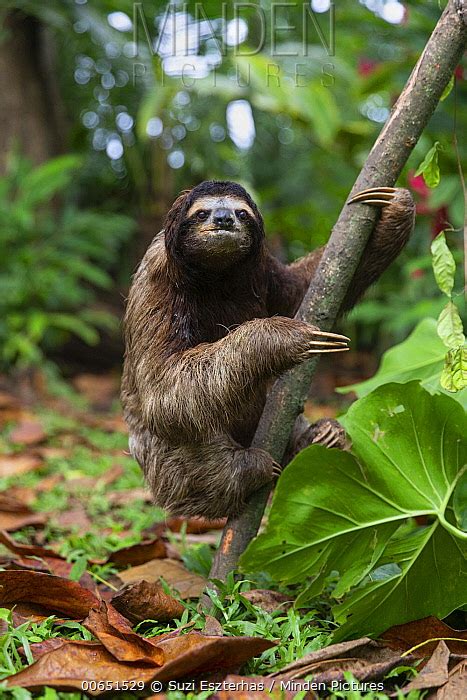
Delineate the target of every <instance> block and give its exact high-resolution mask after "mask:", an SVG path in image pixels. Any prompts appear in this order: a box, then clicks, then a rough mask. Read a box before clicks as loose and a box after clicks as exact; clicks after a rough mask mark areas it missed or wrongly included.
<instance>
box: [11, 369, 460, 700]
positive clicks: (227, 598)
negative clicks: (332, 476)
mask: <svg viewBox="0 0 467 700" xmlns="http://www.w3.org/2000/svg"><path fill="white" fill-rule="evenodd" d="M39 384H40V382H39ZM324 388H326V387H324ZM36 389H37V387H36ZM20 393H21V392H20ZM22 393H23V394H24V392H22ZM38 393H39V399H38V400H35V401H31V400H30V401H24V400H21V399H19V398H18V392H13V391H12V390H11V389H9V390H7V389H5V390H3V391H2V390H1V389H0V698H2V700H3V698H5V700H7V699H8V698H14V699H15V700H28V699H29V698H31V697H35V698H43V699H44V700H54V699H55V698H64V699H65V698H66V699H67V700H78V698H84V697H88V696H94V695H98V694H100V693H102V692H104V691H109V690H110V691H111V692H110V695H109V694H107V697H109V696H110V697H119V698H127V697H153V696H154V697H156V696H157V697H159V698H160V697H163V695H162V692H161V691H162V690H163V691H164V696H165V697H168V698H171V699H175V698H181V697H199V698H204V697H209V696H211V695H212V694H213V692H214V691H215V692H216V697H218V698H229V697H240V695H239V694H238V693H239V692H240V690H242V691H243V693H244V694H243V696H242V697H245V698H256V697H258V698H260V697H261V698H263V697H270V696H271V695H270V692H269V691H272V692H273V695H274V693H276V695H275V697H286V698H292V697H297V693H301V694H300V695H298V697H304V696H305V693H306V692H307V691H308V693H309V694H308V695H307V697H309V698H313V697H318V695H315V694H314V689H313V687H312V688H309V687H308V686H306V685H300V684H301V683H303V681H300V680H295V679H303V678H305V677H309V674H311V673H313V678H314V680H315V681H316V682H322V683H323V686H322V688H324V687H327V688H328V690H326V691H323V690H322V688H321V689H318V691H319V697H324V696H325V697H331V698H338V697H339V698H340V697H346V698H368V699H370V698H388V697H389V693H390V692H395V693H396V695H395V697H403V696H404V697H409V698H410V700H416V699H417V698H419V697H422V694H423V688H426V687H428V686H427V685H426V684H425V685H423V683H422V687H421V688H418V687H417V686H416V684H415V685H413V686H407V684H408V683H409V682H412V684H413V683H414V681H413V680H411V679H413V677H414V676H416V674H417V671H416V670H415V669H416V667H417V666H418V665H419V663H420V658H421V657H420V658H415V657H411V660H410V662H409V661H407V659H403V658H402V657H401V652H402V649H403V648H404V649H406V648H407V644H408V646H413V645H415V644H416V642H417V640H418V639H420V638H426V634H427V628H426V625H425V627H423V629H422V628H420V629H418V628H416V627H414V625H415V624H416V623H412V627H410V625H406V626H404V627H406V628H409V631H408V633H407V635H404V634H402V633H399V637H402V638H403V639H406V640H409V642H407V644H405V646H404V645H402V646H401V644H400V640H399V642H397V640H396V642H394V643H393V644H391V645H389V646H388V645H387V644H385V645H384V646H381V645H378V644H376V643H375V642H372V641H370V640H368V639H362V640H354V641H351V642H344V643H343V644H340V645H334V646H332V645H331V646H329V645H330V642H331V634H332V631H333V629H334V627H335V625H334V623H333V621H332V616H331V613H330V602H329V598H328V594H326V595H325V596H324V597H322V598H320V599H319V600H317V601H316V602H315V604H314V605H313V606H312V607H310V608H307V609H300V610H296V609H295V608H294V607H293V600H294V598H295V597H296V595H297V591H296V590H294V589H291V588H289V589H280V588H278V587H277V586H273V585H272V583H271V581H270V580H268V578H267V576H266V575H265V574H262V573H259V574H257V575H256V576H255V577H254V578H251V577H250V579H249V580H243V581H238V580H237V581H234V580H233V578H232V579H231V580H230V581H228V582H227V584H226V585H225V586H223V587H221V588H220V590H218V592H217V593H216V592H215V591H214V590H212V591H211V593H210V596H211V600H212V606H213V608H212V610H211V611H210V612H211V613H213V611H215V614H212V615H209V614H205V613H204V612H200V611H199V610H198V607H197V601H198V598H199V596H200V595H201V593H202V591H203V590H204V589H205V586H206V584H207V576H208V573H209V569H210V564H211V561H212V557H213V554H214V552H215V547H216V546H217V543H218V541H219V538H220V531H221V528H222V525H223V523H222V521H212V522H208V521H204V520H201V519H189V520H186V519H183V518H167V517H166V516H165V514H164V512H163V511H161V510H160V509H158V508H156V507H155V506H154V505H153V504H152V503H151V499H150V495H149V493H148V491H147V489H146V488H145V486H144V484H143V480H142V476H141V472H140V469H139V467H138V465H137V464H136V463H135V461H134V460H133V459H132V458H131V457H130V456H129V454H128V452H127V451H126V450H127V434H126V428H125V425H124V423H123V421H122V418H121V413H120V407H119V403H118V399H117V393H118V377H114V376H113V375H105V376H94V375H80V376H78V377H77V378H75V380H74V382H73V386H68V387H64V385H63V384H60V386H59V391H58V394H60V395H57V391H55V392H54V393H53V394H50V393H49V392H48V391H45V389H44V387H43V386H39V392H38ZM337 411H338V406H337V405H333V406H328V407H327V408H326V409H325V410H324V414H325V415H330V416H334V415H336V413H337ZM308 414H309V416H310V417H312V418H317V417H320V416H319V414H320V415H323V406H317V405H312V404H310V405H309V406H308ZM331 589H332V582H330V590H331ZM417 635H418V636H417ZM396 636H397V635H396ZM432 636H439V635H435V634H432ZM426 649H427V648H425V649H424V653H426ZM320 650H321V651H320ZM428 650H429V651H430V654H431V653H432V652H434V646H433V645H432V646H431V647H428ZM317 654H318V656H316V655H317ZM435 654H436V652H434V653H433V657H432V659H431V662H432V663H433V664H434V666H435V667H436V668H437V666H436V663H437V661H436V658H435ZM448 656H449V654H448ZM298 659H301V662H300V665H299V667H297V660H298ZM433 659H435V660H434V661H433ZM424 662H426V659H425V661H424ZM424 662H422V663H424ZM290 664H294V667H293V668H289V666H290ZM438 665H439V664H438ZM419 668H421V667H419ZM232 674H237V675H232ZM8 678H9V679H10V680H5V679H8ZM2 679H3V682H2ZM193 679H196V681H197V686H196V690H197V692H196V694H195V695H192V693H194V692H195V690H194V686H192V685H191V684H192V682H193ZM226 679H227V681H226ZM356 679H359V680H358V681H357V680H356ZM292 680H293V683H292ZM245 681H248V682H249V683H250V685H249V688H248V689H247V690H245V687H244V686H243V685H242V683H244V682H245ZM219 682H223V683H224V685H223V686H222V688H219V687H218V686H214V685H207V684H209V683H211V684H213V683H219ZM332 682H335V683H337V685H334V686H332V685H330V684H332ZM352 682H355V683H357V686H355V689H353V690H352V689H351V687H350V686H349V687H348V688H347V687H346V686H345V685H343V684H345V683H347V684H349V683H350V684H351V683H352ZM362 682H366V683H367V684H368V685H367V686H366V687H363V686H361V685H358V683H362ZM167 683H169V685H167ZM200 683H201V685H200ZM202 683H204V684H205V685H204V686H203V685H202ZM284 683H285V685H284ZM287 683H289V685H288V686H287ZM291 683H292V685H291ZM339 683H340V685H339ZM378 683H379V685H378ZM151 684H152V685H151ZM184 684H185V685H184ZM228 684H233V685H231V686H229V685H228ZM371 684H372V685H371ZM398 686H405V687H406V689H407V692H410V695H409V694H404V695H402V694H399V695H397V693H398V692H401V691H398V690H397V688H398ZM151 688H152V689H151ZM232 688H236V689H237V690H235V691H234V692H233V693H232ZM383 688H384V692H383ZM82 691H85V692H82ZM200 691H203V692H200ZM219 693H220V694H219ZM386 693H388V694H386ZM446 697H447V696H446ZM459 697H461V696H460V695H459ZM454 698H455V696H449V700H453V699H454Z"/></svg>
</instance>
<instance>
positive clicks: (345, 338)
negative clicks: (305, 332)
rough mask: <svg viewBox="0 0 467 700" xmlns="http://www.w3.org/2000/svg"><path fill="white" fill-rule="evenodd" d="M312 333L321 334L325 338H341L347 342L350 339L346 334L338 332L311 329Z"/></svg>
mask: <svg viewBox="0 0 467 700" xmlns="http://www.w3.org/2000/svg"><path fill="white" fill-rule="evenodd" d="M313 335H322V336H324V337H326V338H335V339H336V340H342V341H345V342H347V343H348V342H349V341H350V338H347V336H346V335H340V333H330V332H329V331H313Z"/></svg>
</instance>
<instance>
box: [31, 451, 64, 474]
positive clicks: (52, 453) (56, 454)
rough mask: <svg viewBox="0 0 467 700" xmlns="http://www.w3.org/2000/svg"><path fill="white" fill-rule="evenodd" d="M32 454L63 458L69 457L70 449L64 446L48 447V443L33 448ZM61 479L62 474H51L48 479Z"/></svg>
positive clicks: (45, 457) (49, 457) (47, 457)
mask: <svg viewBox="0 0 467 700" xmlns="http://www.w3.org/2000/svg"><path fill="white" fill-rule="evenodd" d="M34 454H36V455H39V457H42V459H64V458H65V457H69V455H70V450H68V449H66V448H65V447H49V446H48V445H39V446H38V447H35V448H34ZM57 477H58V481H61V480H62V479H63V477H62V475H61V474H59V475H57V474H53V475H52V476H51V477H47V478H49V479H57Z"/></svg>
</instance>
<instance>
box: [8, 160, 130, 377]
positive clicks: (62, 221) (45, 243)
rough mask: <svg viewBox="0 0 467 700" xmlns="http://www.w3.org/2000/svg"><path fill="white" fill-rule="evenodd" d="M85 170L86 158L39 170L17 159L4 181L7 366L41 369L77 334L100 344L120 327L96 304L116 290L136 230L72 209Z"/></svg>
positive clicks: (114, 218)
mask: <svg viewBox="0 0 467 700" xmlns="http://www.w3.org/2000/svg"><path fill="white" fill-rule="evenodd" d="M79 165H80V159H79V158H77V157H76V156H71V155H68V156H61V157H59V158H55V159H54V160H51V161H48V162H46V163H44V164H42V165H40V166H38V167H32V165H31V164H30V163H29V162H28V161H26V160H25V159H23V158H21V157H19V156H17V155H14V154H13V155H12V156H11V157H10V160H9V166H8V171H7V174H6V175H5V176H4V177H3V178H1V179H0V231H1V234H0V236H1V243H2V257H1V260H0V348H1V349H0V363H1V364H2V365H3V366H4V367H7V366H11V365H19V366H22V367H25V366H31V365H35V364H37V363H38V362H40V361H41V360H42V358H43V355H44V353H46V352H48V351H49V350H51V349H54V348H56V347H58V346H60V345H61V344H62V343H63V342H64V341H65V340H67V339H68V337H69V336H70V335H77V336H79V337H80V338H82V339H83V340H84V341H85V342H86V343H89V344H93V343H95V342H97V340H98V337H99V336H98V332H97V329H98V328H102V327H107V328H113V327H115V319H114V317H113V316H112V315H111V314H109V313H107V312H103V311H99V310H94V309H92V308H91V304H92V302H93V301H94V300H95V296H96V293H95V289H96V288H100V289H103V288H104V289H106V288H110V287H111V284H112V280H111V278H110V276H109V274H108V273H107V272H106V271H105V270H106V269H109V267H110V266H111V265H112V263H114V262H115V260H116V257H117V253H118V250H119V247H120V245H121V243H122V241H123V240H124V239H125V238H126V237H127V236H128V235H129V233H130V232H131V230H132V228H133V225H132V222H131V220H130V219H129V218H127V217H125V216H121V215H116V214H111V213H108V212H100V213H97V212H93V211H88V210H84V211H83V210H79V209H77V208H76V207H75V206H73V205H72V204H70V203H67V198H66V194H67V191H68V189H69V186H70V183H71V181H72V178H73V175H74V173H75V171H76V169H77V168H78V167H79ZM58 196H60V203H59V202H58ZM62 202H63V203H62Z"/></svg>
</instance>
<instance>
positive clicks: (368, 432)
mask: <svg viewBox="0 0 467 700" xmlns="http://www.w3.org/2000/svg"><path fill="white" fill-rule="evenodd" d="M345 427H346V430H347V432H348V434H349V436H350V438H351V440H352V453H351V454H350V453H347V452H340V451H338V450H327V449H326V448H323V447H320V446H312V447H310V448H307V449H306V450H304V451H303V452H302V453H300V454H299V455H298V456H297V457H296V458H295V459H294V460H293V462H292V463H291V464H290V465H289V467H288V468H287V469H286V470H285V471H284V473H283V475H282V476H281V478H280V480H279V483H278V487H277V489H276V492H275V495H274V500H273V504H272V508H271V513H270V517H269V522H268V526H267V529H266V531H265V533H264V534H262V535H260V536H259V537H258V538H257V539H256V540H254V541H253V542H252V544H251V545H250V546H249V548H248V549H247V551H246V553H245V555H244V556H243V559H242V567H243V569H246V570H252V569H254V570H256V569H263V568H264V569H265V570H266V571H267V572H268V573H269V574H270V575H271V576H273V577H274V578H275V579H276V580H278V581H283V582H284V583H288V584H292V583H299V582H300V583H303V580H304V577H307V576H308V577H310V583H309V585H308V586H305V587H303V588H302V590H301V593H300V595H299V597H298V599H297V606H300V605H302V604H303V603H304V602H305V601H307V600H310V599H311V598H313V597H314V596H316V595H318V594H319V593H320V592H321V591H322V590H323V587H324V585H325V583H326V579H327V577H328V576H329V575H330V574H331V573H332V572H334V571H338V572H339V573H340V579H339V582H338V583H337V586H336V588H335V589H334V592H333V596H334V598H335V599H337V600H339V601H340V602H339V604H337V605H335V606H334V609H333V612H334V617H335V620H336V622H337V623H338V624H339V625H341V626H340V627H339V629H338V630H337V631H336V633H335V635H334V639H335V640H336V641H338V640H341V639H344V638H347V637H350V636H357V635H364V634H372V635H375V634H378V633H380V632H382V631H383V630H385V629H387V628H388V627H391V626H392V625H394V624H401V623H403V622H407V621H409V620H413V619H419V618H422V617H426V616H428V615H436V616H438V617H440V618H443V617H445V616H446V615H447V614H449V613H450V612H451V611H452V610H454V609H455V608H457V607H459V606H461V605H463V604H465V602H466V601H467V589H466V580H467V564H466V559H467V532H466V531H465V530H463V529H461V528H462V527H464V525H465V517H466V515H465V512H466V507H467V502H466V484H465V481H466V470H467V445H466V442H465V435H466V432H467V417H466V415H465V412H464V411H463V409H462V407H461V406H460V405H459V403H458V402H457V401H455V400H453V399H452V398H450V397H448V396H443V395H434V396H432V395H431V394H429V393H428V392H427V391H425V390H424V389H423V388H422V387H421V386H420V385H419V383H418V382H410V383H408V384H388V385H385V386H382V387H379V388H378V389H376V390H375V391H374V392H373V393H371V394H370V395H369V396H366V397H365V398H363V399H360V400H359V401H357V402H355V403H354V404H353V405H352V406H351V408H350V409H349V411H348V413H347V415H346V417H345ZM420 517H422V518H423V519H424V520H425V521H426V523H427V524H426V525H423V526H416V525H415V524H414V522H413V519H414V518H420ZM344 596H345V598H343V597H344Z"/></svg>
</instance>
